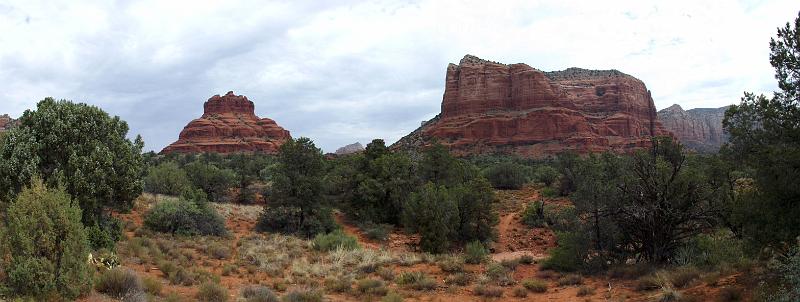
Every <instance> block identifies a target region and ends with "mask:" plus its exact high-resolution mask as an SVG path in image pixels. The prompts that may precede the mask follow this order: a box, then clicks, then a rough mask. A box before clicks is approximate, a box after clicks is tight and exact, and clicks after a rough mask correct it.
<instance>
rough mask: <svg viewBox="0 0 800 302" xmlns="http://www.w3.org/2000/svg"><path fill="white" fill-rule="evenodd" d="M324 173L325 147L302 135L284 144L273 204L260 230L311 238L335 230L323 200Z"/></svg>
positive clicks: (274, 177)
mask: <svg viewBox="0 0 800 302" xmlns="http://www.w3.org/2000/svg"><path fill="white" fill-rule="evenodd" d="M324 172H325V162H324V157H323V155H322V150H320V149H319V148H317V147H316V146H315V145H314V142H313V141H312V140H310V139H308V138H305V137H301V138H299V139H296V140H295V139H290V140H288V141H287V142H286V143H284V144H283V145H282V146H281V148H280V150H279V152H278V158H277V165H276V166H275V169H274V171H273V172H272V185H271V188H270V191H269V194H268V195H269V204H268V206H266V207H265V208H264V213H263V214H262V216H261V218H260V219H259V220H260V222H259V229H261V230H264V231H282V232H288V233H300V234H302V235H305V236H307V237H311V236H314V235H316V234H317V233H320V232H329V231H331V230H332V229H333V228H334V227H335V223H333V220H332V217H331V213H330V209H329V208H328V207H327V206H326V205H325V203H324V202H323V201H324V199H323V186H322V178H323V176H324ZM278 216H280V217H278ZM276 221H281V223H279V224H276Z"/></svg>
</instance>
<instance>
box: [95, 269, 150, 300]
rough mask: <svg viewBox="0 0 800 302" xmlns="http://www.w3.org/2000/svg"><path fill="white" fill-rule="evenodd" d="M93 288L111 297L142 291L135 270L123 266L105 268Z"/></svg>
mask: <svg viewBox="0 0 800 302" xmlns="http://www.w3.org/2000/svg"><path fill="white" fill-rule="evenodd" d="M94 288H95V290H97V291H98V292H101V293H104V294H106V295H108V296H110V297H113V298H118V299H121V298H124V297H126V296H128V295H130V294H132V293H136V292H141V291H142V281H141V280H140V279H139V276H137V275H136V273H135V272H133V271H131V270H127V269H123V268H115V269H112V270H107V271H105V272H103V274H101V275H100V277H99V278H98V279H97V284H95V286H94Z"/></svg>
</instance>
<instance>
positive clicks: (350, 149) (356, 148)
mask: <svg viewBox="0 0 800 302" xmlns="http://www.w3.org/2000/svg"><path fill="white" fill-rule="evenodd" d="M362 151H364V146H362V145H361V143H359V142H356V143H353V144H349V145H347V146H344V147H341V148H339V149H336V152H335V154H336V155H346V154H353V153H358V152H362Z"/></svg>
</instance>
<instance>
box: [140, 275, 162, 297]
mask: <svg viewBox="0 0 800 302" xmlns="http://www.w3.org/2000/svg"><path fill="white" fill-rule="evenodd" d="M163 287H164V285H163V284H161V281H159V280H158V279H157V278H153V277H149V276H148V277H144V278H142V288H143V289H144V291H145V292H146V293H148V294H151V295H153V296H160V295H161V289H162V288H163Z"/></svg>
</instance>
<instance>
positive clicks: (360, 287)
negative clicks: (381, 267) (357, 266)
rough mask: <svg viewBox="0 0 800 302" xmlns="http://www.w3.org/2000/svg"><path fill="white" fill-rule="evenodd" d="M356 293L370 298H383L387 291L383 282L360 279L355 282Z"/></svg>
mask: <svg viewBox="0 0 800 302" xmlns="http://www.w3.org/2000/svg"><path fill="white" fill-rule="evenodd" d="M356 291H358V293H359V294H362V295H370V296H383V295H386V293H387V292H389V289H387V288H386V286H385V285H384V284H383V281H380V280H375V279H362V280H359V281H358V282H356Z"/></svg>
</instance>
